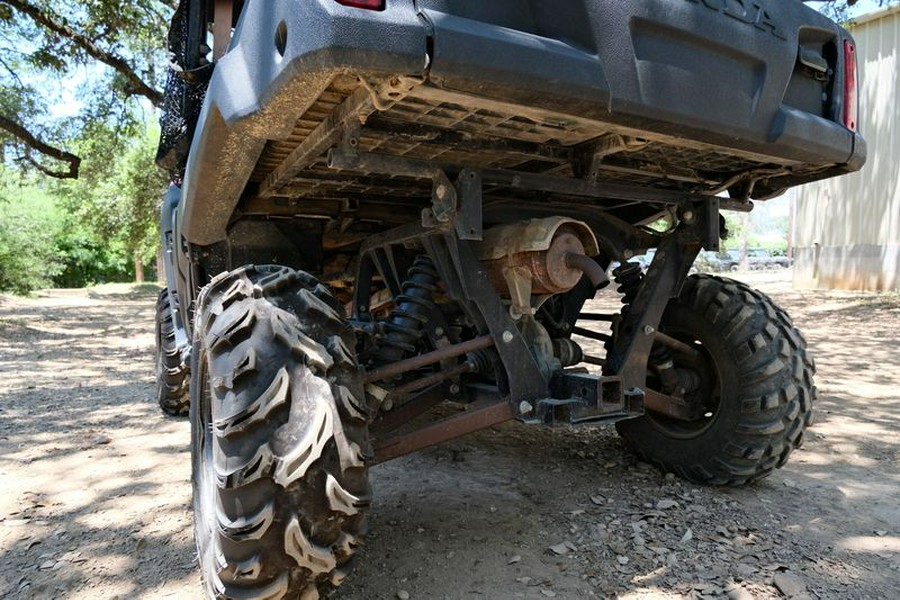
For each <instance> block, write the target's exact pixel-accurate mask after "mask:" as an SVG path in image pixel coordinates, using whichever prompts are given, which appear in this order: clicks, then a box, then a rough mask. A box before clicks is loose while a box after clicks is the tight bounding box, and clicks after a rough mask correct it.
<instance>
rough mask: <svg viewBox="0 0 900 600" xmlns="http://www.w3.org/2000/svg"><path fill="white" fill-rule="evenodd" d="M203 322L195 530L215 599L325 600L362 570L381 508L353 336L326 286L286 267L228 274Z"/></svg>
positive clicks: (196, 373) (196, 384)
mask: <svg viewBox="0 0 900 600" xmlns="http://www.w3.org/2000/svg"><path fill="white" fill-rule="evenodd" d="M196 322H197V326H196V327H195V334H194V346H193V350H194V351H193V354H192V363H193V364H192V377H193V379H192V381H191V392H192V402H191V425H192V459H193V460H192V465H193V483H194V533H195V539H196V542H197V548H198V553H199V561H200V564H201V569H202V573H203V579H204V582H205V585H206V590H207V594H208V596H209V597H210V598H241V599H249V598H253V599H275V598H301V599H303V600H312V599H316V598H319V594H320V593H328V592H330V591H331V590H332V589H333V588H334V587H335V586H337V585H339V584H340V582H341V580H342V579H343V578H344V577H345V575H346V573H347V572H348V569H349V567H350V561H351V558H352V556H353V554H354V552H355V550H356V548H357V546H358V545H359V544H360V541H361V537H362V535H363V533H364V530H365V519H366V513H367V511H368V507H369V503H370V488H369V482H368V469H367V467H366V463H365V458H366V456H367V454H368V452H369V439H368V422H369V416H368V410H367V408H366V407H365V405H364V404H363V402H364V398H365V396H364V393H363V379H362V371H361V370H360V369H359V367H358V365H357V361H356V357H355V354H354V347H355V339H354V336H353V333H352V331H351V330H350V328H349V326H348V325H347V323H346V321H345V320H344V319H343V318H342V317H341V313H340V306H339V305H338V304H337V303H336V301H335V300H334V298H333V297H332V296H331V294H330V293H329V291H328V290H327V289H326V288H325V287H324V286H322V285H321V284H320V283H318V282H317V281H316V280H315V279H314V278H313V277H311V276H309V275H307V274H305V273H303V272H299V271H294V270H291V269H288V268H284V267H274V266H248V267H243V268H240V269H237V270H236V271H233V272H231V273H228V274H224V275H222V276H219V277H216V278H215V279H214V280H213V281H212V282H211V283H210V284H209V285H208V286H207V287H206V288H205V289H204V291H203V292H202V293H201V295H200V299H199V302H198V311H197V321H196Z"/></svg>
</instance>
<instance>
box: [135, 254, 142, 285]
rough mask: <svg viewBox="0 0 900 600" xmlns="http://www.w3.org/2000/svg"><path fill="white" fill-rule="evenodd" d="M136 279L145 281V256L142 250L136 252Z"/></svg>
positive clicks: (136, 281)
mask: <svg viewBox="0 0 900 600" xmlns="http://www.w3.org/2000/svg"><path fill="white" fill-rule="evenodd" d="M134 281H135V283H144V257H143V256H141V253H140V252H135V253H134Z"/></svg>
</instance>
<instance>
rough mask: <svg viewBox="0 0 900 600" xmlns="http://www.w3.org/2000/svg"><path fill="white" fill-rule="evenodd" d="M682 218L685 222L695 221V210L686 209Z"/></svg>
mask: <svg viewBox="0 0 900 600" xmlns="http://www.w3.org/2000/svg"><path fill="white" fill-rule="evenodd" d="M681 218H682V219H683V220H684V222H685V223H693V222H694V211H692V210H686V211H684V212H683V213H682V215H681Z"/></svg>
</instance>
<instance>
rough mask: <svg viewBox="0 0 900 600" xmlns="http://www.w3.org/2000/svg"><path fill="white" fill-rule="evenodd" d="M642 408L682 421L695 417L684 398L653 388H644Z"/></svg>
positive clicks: (692, 419) (691, 419)
mask: <svg viewBox="0 0 900 600" xmlns="http://www.w3.org/2000/svg"><path fill="white" fill-rule="evenodd" d="M644 410H648V411H650V412H654V413H658V414H661V415H665V416H667V417H673V418H675V419H681V420H683V421H694V420H695V419H696V416H695V415H694V411H693V410H692V409H691V407H690V406H688V404H687V403H686V402H685V401H684V400H679V399H677V398H673V397H672V396H667V395H665V394H661V393H659V392H655V391H653V390H647V389H645V390H644Z"/></svg>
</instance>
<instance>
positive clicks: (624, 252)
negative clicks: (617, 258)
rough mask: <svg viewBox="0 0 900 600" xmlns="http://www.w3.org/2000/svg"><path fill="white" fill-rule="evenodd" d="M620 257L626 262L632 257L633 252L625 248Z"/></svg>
mask: <svg viewBox="0 0 900 600" xmlns="http://www.w3.org/2000/svg"><path fill="white" fill-rule="evenodd" d="M622 256H623V257H624V258H625V260H628V259H629V258H631V257H633V256H634V250H632V249H630V248H625V250H623V251H622Z"/></svg>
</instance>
